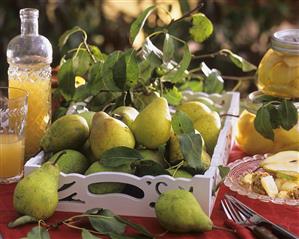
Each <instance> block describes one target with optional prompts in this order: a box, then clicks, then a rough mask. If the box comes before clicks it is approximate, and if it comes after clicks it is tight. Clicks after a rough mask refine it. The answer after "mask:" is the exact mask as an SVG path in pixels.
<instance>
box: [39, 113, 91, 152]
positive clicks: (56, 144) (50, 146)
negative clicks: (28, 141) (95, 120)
mask: <svg viewBox="0 0 299 239" xmlns="http://www.w3.org/2000/svg"><path fill="white" fill-rule="evenodd" d="M88 135H89V127H88V124H87V122H86V120H85V119H84V118H83V117H82V116H80V115H76V114H73V115H64V116H62V117H61V118H59V119H57V120H56V121H54V123H53V124H52V125H51V126H50V127H49V129H48V130H47V131H46V133H45V134H44V136H43V137H42V139H41V142H40V145H41V147H42V148H43V150H44V151H45V152H53V153H56V152H58V151H60V150H63V149H76V148H78V147H80V146H82V145H83V144H84V142H85V140H86V139H87V138H88Z"/></svg>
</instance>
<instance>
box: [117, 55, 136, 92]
mask: <svg viewBox="0 0 299 239" xmlns="http://www.w3.org/2000/svg"><path fill="white" fill-rule="evenodd" d="M138 77H139V67H138V61H137V56H136V52H135V51H134V50H133V49H129V50H127V51H126V52H125V54H123V55H122V56H121V57H120V58H119V59H118V61H117V62H116V63H115V65H114V67H113V80H114V82H115V83H116V85H117V86H118V87H119V88H120V89H124V90H129V89H130V88H133V87H134V86H135V85H136V84H137V82H138Z"/></svg>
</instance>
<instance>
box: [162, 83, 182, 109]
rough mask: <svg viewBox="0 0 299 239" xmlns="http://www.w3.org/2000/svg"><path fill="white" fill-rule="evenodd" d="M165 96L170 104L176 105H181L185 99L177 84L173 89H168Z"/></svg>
mask: <svg viewBox="0 0 299 239" xmlns="http://www.w3.org/2000/svg"><path fill="white" fill-rule="evenodd" d="M164 97H165V98H166V100H167V102H168V103H169V104H171V105H174V106H177V105H179V104H180V103H181V101H182V99H183V95H182V92H181V91H179V90H178V88H176V87H175V86H174V87H173V88H172V89H168V90H166V91H165V93H164Z"/></svg>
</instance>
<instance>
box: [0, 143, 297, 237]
mask: <svg viewBox="0 0 299 239" xmlns="http://www.w3.org/2000/svg"><path fill="white" fill-rule="evenodd" d="M241 157H243V154H242V153H241V152H240V151H239V150H237V149H234V150H233V151H232V153H231V157H230V160H234V159H237V158H241ZM14 187H15V185H14V184H12V185H0V233H1V234H2V236H3V238H4V239H16V238H21V237H25V236H26V234H27V232H28V231H30V230H31V228H32V225H26V226H23V227H20V228H16V229H9V228H7V223H8V222H10V221H12V220H14V219H15V218H16V217H17V214H16V212H15V210H14V209H13V206H12V194H13V190H14ZM225 193H229V194H231V195H234V196H236V197H237V198H238V199H240V200H241V201H243V202H244V203H245V204H247V205H248V206H249V207H252V208H253V209H254V210H256V211H257V212H258V213H260V214H262V215H263V216H265V217H266V218H268V219H270V220H271V221H273V222H274V223H278V224H280V225H282V226H284V227H285V228H287V229H288V230H290V231H292V232H293V233H295V234H297V235H299V208H298V207H293V206H286V205H283V206H282V205H276V204H272V203H265V202H261V201H258V200H252V199H249V198H247V197H244V196H240V195H237V194H236V193H234V192H232V191H230V190H229V189H228V188H227V187H225V186H224V185H223V186H221V187H220V190H219V193H218V195H217V200H216V203H215V207H214V210H213V213H212V216H211V218H212V220H213V222H214V224H215V225H218V226H223V222H224V219H225V215H224V213H223V211H222V209H221V206H220V199H222V198H223V195H224V194H225ZM72 215H75V213H65V212H56V213H55V214H54V215H53V216H52V217H51V218H50V219H49V220H48V222H49V223H55V222H58V221H60V220H62V219H65V218H68V217H70V216H72ZM129 219H130V220H132V221H135V222H137V223H140V224H142V225H144V226H145V227H146V228H147V229H148V230H149V231H151V232H152V233H154V234H160V233H162V232H164V231H165V230H164V229H162V228H161V227H160V226H159V224H158V222H157V221H156V219H154V218H140V217H130V218H129ZM50 235H51V239H59V238H72V239H76V238H81V232H80V231H78V230H75V229H70V228H68V227H65V226H61V227H60V228H59V229H58V230H51V231H50ZM102 238H103V237H102ZM161 238H162V239H164V238H173V239H193V238H194V239H195V238H196V239H213V238H215V239H216V238H221V239H235V238H237V237H236V236H235V235H233V234H232V233H230V232H226V231H222V230H213V231H210V232H205V233H193V234H172V233H167V234H166V235H164V236H163V237H161Z"/></svg>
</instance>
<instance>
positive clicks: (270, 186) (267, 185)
mask: <svg viewBox="0 0 299 239" xmlns="http://www.w3.org/2000/svg"><path fill="white" fill-rule="evenodd" d="M261 183H262V186H263V188H264V189H265V191H266V193H267V194H268V196H269V197H272V198H274V197H275V196H276V195H277V194H278V188H277V186H276V184H275V181H274V178H273V177H272V176H271V175H270V176H266V177H262V178H261Z"/></svg>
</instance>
